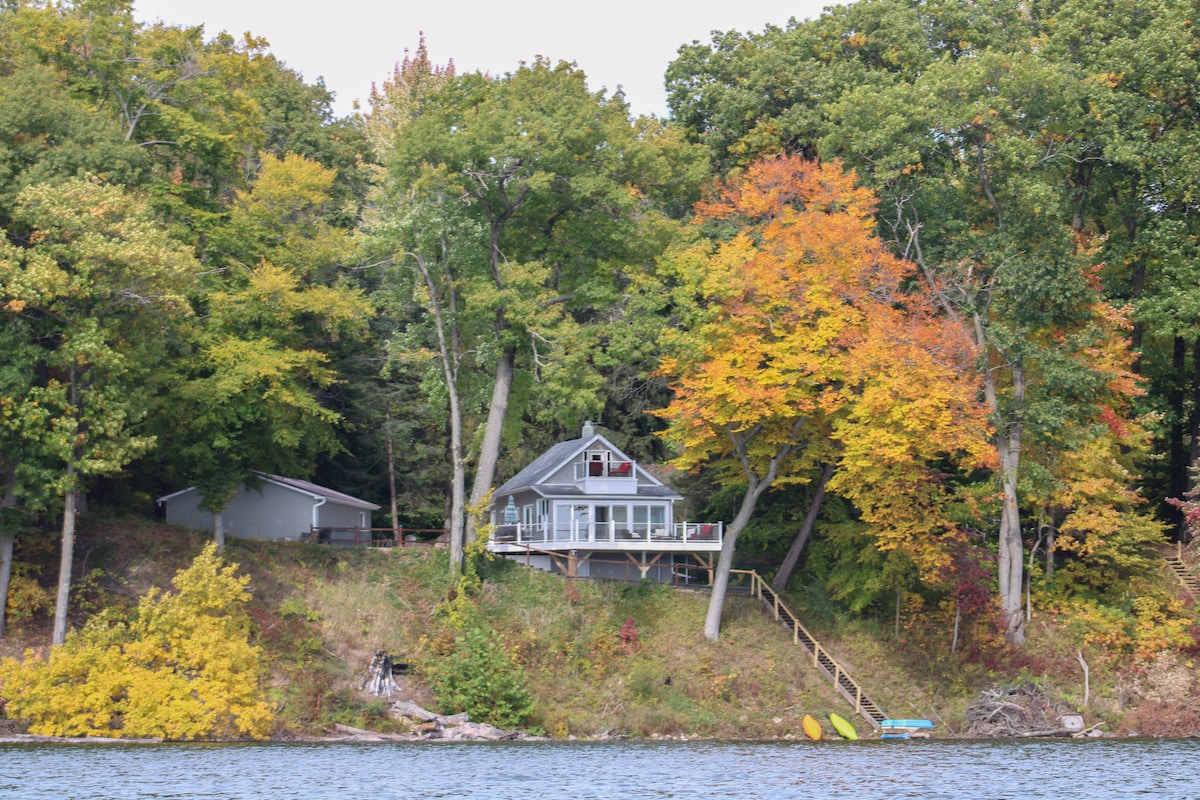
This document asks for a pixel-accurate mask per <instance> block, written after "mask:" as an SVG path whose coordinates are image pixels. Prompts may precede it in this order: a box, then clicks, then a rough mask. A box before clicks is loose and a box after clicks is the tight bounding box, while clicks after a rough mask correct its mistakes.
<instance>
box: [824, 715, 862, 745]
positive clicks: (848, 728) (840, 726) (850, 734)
mask: <svg viewBox="0 0 1200 800" xmlns="http://www.w3.org/2000/svg"><path fill="white" fill-rule="evenodd" d="M829 721H830V722H831V723H832V724H833V729H834V730H835V731H837V732H838V736H841V737H842V738H843V739H849V740H851V741H854V740H855V739H857V738H858V731H856V730H854V726H853V725H851V724H850V721H849V720H848V719H846V718H845V717H843V716H842V715H840V714H830V715H829Z"/></svg>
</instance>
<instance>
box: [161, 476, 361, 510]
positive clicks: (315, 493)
mask: <svg viewBox="0 0 1200 800" xmlns="http://www.w3.org/2000/svg"><path fill="white" fill-rule="evenodd" d="M251 472H253V473H254V474H255V475H257V476H258V477H259V478H260V479H262V480H263V481H266V482H267V483H273V484H275V485H277V486H282V487H284V488H285V489H290V490H292V491H295V492H301V493H303V494H306V495H309V496H310V497H313V498H315V499H321V498H324V499H325V500H327V501H332V502H335V503H338V504H339V505H344V506H350V507H351V508H360V509H363V510H364V511H376V510H378V509H379V506H378V505H376V504H375V503H369V502H367V501H366V500H360V499H359V498H357V497H351V496H350V495H348V494H345V493H344V492H339V491H336V490H334V489H328V488H326V487H324V486H318V485H317V484H315V483H311V482H309V481H302V480H298V479H296V478H285V477H283V476H282V475H272V474H270V473H268V472H259V471H258V470H251ZM195 489H196V487H195V486H189V487H188V488H186V489H181V490H179V491H178V492H172V493H171V494H165V495H163V496H162V497H160V498H158V499H157V500H156V501H155V502H157V503H165V502H167V501H168V500H172V499H174V498H176V497H179V496H180V495H182V494H187V493H188V492H191V491H193V490H195Z"/></svg>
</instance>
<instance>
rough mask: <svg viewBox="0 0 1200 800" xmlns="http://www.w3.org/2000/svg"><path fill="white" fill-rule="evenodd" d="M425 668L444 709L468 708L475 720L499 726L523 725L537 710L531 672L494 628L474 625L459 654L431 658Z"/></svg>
mask: <svg viewBox="0 0 1200 800" xmlns="http://www.w3.org/2000/svg"><path fill="white" fill-rule="evenodd" d="M425 672H426V674H427V676H428V679H429V686H430V688H431V689H432V690H433V696H434V698H435V699H436V700H437V702H438V706H439V707H440V708H441V709H442V711H443V712H446V713H450V714H457V713H460V712H463V711H465V712H467V714H468V715H469V716H470V718H471V720H472V721H474V722H486V723H489V724H491V725H495V726H496V727H498V728H515V727H519V726H520V725H523V724H524V723H525V722H526V720H528V719H529V715H530V713H532V711H533V697H532V695H530V693H529V691H528V689H526V688H525V673H524V671H523V670H522V669H521V666H520V665H519V664H518V663H517V662H516V659H514V658H513V655H512V652H511V651H510V650H509V649H508V648H507V647H506V646H505V644H504V643H503V642H501V641H498V637H497V635H496V634H495V633H493V632H491V631H487V630H484V629H483V628H478V627H475V628H469V629H468V630H467V631H466V632H465V633H464V634H463V635H462V636H459V637H458V638H456V639H455V647H454V650H453V652H451V653H449V654H447V655H445V656H443V657H441V658H439V659H434V660H431V661H430V662H428V663H427V664H426V666H425Z"/></svg>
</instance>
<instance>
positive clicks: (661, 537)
mask: <svg viewBox="0 0 1200 800" xmlns="http://www.w3.org/2000/svg"><path fill="white" fill-rule="evenodd" d="M724 536H725V526H724V524H723V523H720V522H711V523H709V522H677V523H675V524H673V525H656V524H633V525H630V524H629V523H615V522H599V523H597V522H593V523H585V522H574V523H571V524H568V525H558V526H553V527H552V526H549V525H524V524H520V523H517V524H511V525H498V526H497V527H496V531H495V533H493V534H492V538H491V540H490V541H489V542H488V549H489V550H491V551H492V552H493V553H524V552H526V551H527V550H528V549H529V548H531V547H532V548H534V549H535V550H539V551H543V552H553V551H570V550H588V551H638V552H662V553H693V552H694V553H716V552H719V551H720V550H721V544H722V542H723V540H724Z"/></svg>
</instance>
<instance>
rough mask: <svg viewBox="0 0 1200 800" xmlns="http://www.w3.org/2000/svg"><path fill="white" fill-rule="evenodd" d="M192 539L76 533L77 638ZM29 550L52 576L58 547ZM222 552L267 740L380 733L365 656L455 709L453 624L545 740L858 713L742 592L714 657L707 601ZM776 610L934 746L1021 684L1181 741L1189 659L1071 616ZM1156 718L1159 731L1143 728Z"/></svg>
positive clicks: (432, 564)
mask: <svg viewBox="0 0 1200 800" xmlns="http://www.w3.org/2000/svg"><path fill="white" fill-rule="evenodd" d="M204 541H205V540H204V538H203V537H202V536H201V535H199V534H195V533H192V532H188V531H182V530H178V529H174V528H168V527H164V526H158V525H154V524H151V523H148V522H143V521H137V520H120V521H115V520H95V519H93V520H89V522H88V524H87V525H86V526H85V527H84V529H83V530H82V531H81V534H80V537H79V542H78V548H79V550H78V552H79V555H78V556H77V561H78V562H79V563H80V565H81V569H82V572H83V577H82V578H81V580H80V581H79V582H78V584H77V587H76V590H75V594H74V605H73V609H74V610H73V616H72V624H79V623H81V622H82V621H83V619H85V618H86V617H87V616H88V615H89V614H91V613H94V612H95V611H96V610H97V609H99V608H102V607H115V608H122V607H124V608H129V609H132V607H133V605H134V604H135V603H136V599H137V598H138V597H139V596H141V595H142V594H144V593H145V592H146V591H147V590H148V589H149V588H151V587H152V586H159V587H166V586H168V585H169V583H170V579H171V577H172V576H173V575H174V573H175V572H176V571H177V570H179V569H181V568H184V567H186V566H187V565H188V563H189V562H190V560H191V558H193V557H194V556H195V555H196V554H197V553H199V551H200V549H201V547H202V545H203V543H204ZM43 550H44V552H43V553H42V556H44V557H45V558H46V559H47V562H46V570H45V575H46V576H52V574H53V570H52V568H51V567H50V566H49V565H50V563H52V561H51V560H50V556H52V555H53V550H54V548H53V547H49V546H47V547H45V548H43ZM30 554H32V555H34V556H37V552H36V551H27V552H26V553H25V555H26V556H29V555H30ZM226 557H227V558H228V560H230V561H233V562H236V563H238V564H239V565H240V568H241V570H242V571H243V572H245V573H246V574H248V575H250V577H251V581H250V584H249V588H250V590H251V592H252V599H251V601H250V608H249V610H250V614H251V618H252V620H253V623H254V630H255V639H256V641H257V642H258V643H259V644H260V645H261V646H262V648H263V651H264V655H265V660H264V671H265V673H266V683H267V685H268V687H269V692H270V695H271V700H272V701H273V702H274V703H275V704H276V706H277V708H278V709H279V714H278V723H277V735H279V736H283V737H286V736H295V735H312V734H316V733H320V732H321V731H323V730H327V729H329V728H330V727H331V726H332V725H333V724H335V723H342V724H348V725H353V726H355V727H365V728H373V729H378V730H390V729H395V726H396V725H397V724H398V723H396V722H394V721H392V720H390V719H388V717H387V714H386V710H387V702H386V701H384V700H381V699H379V698H374V697H372V696H370V695H369V694H367V693H364V692H363V691H361V689H360V687H361V685H362V684H363V682H364V680H365V678H366V670H367V666H368V664H369V663H370V660H371V656H372V654H373V653H374V652H375V651H376V650H384V651H386V652H388V653H391V654H393V656H394V657H395V659H396V660H398V661H403V662H407V663H408V664H410V665H411V668H412V669H411V672H410V674H408V675H405V676H401V677H399V678H398V681H399V683H400V688H401V695H400V696H401V697H404V698H406V699H411V700H414V701H416V702H418V703H420V704H422V705H425V706H427V707H430V708H433V709H435V710H437V711H440V712H443V713H453V712H455V711H458V710H460V709H457V708H439V704H438V700H437V699H436V698H435V696H434V695H433V694H432V693H431V691H430V678H431V677H432V676H433V675H434V674H435V673H436V671H437V670H438V668H439V666H440V665H444V664H445V663H446V661H447V659H448V658H449V657H450V656H451V655H452V654H454V653H455V652H456V648H461V643H457V642H456V639H457V638H458V637H461V636H462V635H463V631H464V630H465V629H478V630H483V631H486V633H487V637H488V638H489V640H491V641H494V642H497V643H502V644H503V646H504V648H503V649H504V650H505V651H506V652H507V653H511V655H512V657H513V659H514V662H515V668H514V669H515V671H516V672H518V673H519V675H518V677H519V679H520V681H521V682H522V684H523V687H524V689H525V690H526V691H527V692H528V694H529V696H530V697H531V698H532V701H533V702H532V707H531V711H530V713H529V715H528V717H527V719H526V720H525V722H524V727H525V728H527V729H530V730H534V731H539V732H544V733H545V734H547V735H550V736H554V737H570V736H576V737H589V736H597V735H610V736H611V735H626V736H631V737H654V736H687V737H720V738H775V737H787V736H797V735H799V730H800V719H801V718H802V717H803V715H804V714H806V713H810V714H813V715H814V716H816V717H818V718H825V717H826V716H827V714H828V713H829V712H831V711H836V712H838V713H840V714H842V715H844V716H847V717H852V716H853V714H852V709H850V707H849V706H848V704H847V703H846V702H845V701H844V700H843V699H841V698H840V697H839V696H837V695H836V694H835V693H834V692H833V690H832V688H831V687H830V686H829V685H828V684H827V683H826V682H825V681H824V679H823V678H822V677H821V676H820V675H819V674H818V673H817V672H816V671H815V670H813V669H812V668H811V667H810V666H809V665H808V663H807V659H806V658H805V657H804V654H803V653H802V651H801V650H800V649H799V648H797V647H795V646H793V645H792V644H791V641H790V638H789V636H788V635H787V633H786V632H785V631H784V630H783V628H782V627H780V626H779V625H778V624H777V623H775V622H774V621H772V620H771V619H770V617H769V616H768V615H766V614H764V613H763V612H762V611H761V609H760V607H759V606H758V604H757V601H756V600H753V599H751V598H749V597H736V596H735V597H731V598H730V599H729V601H728V607H727V610H726V613H725V617H724V621H723V627H722V635H721V639H720V641H718V642H710V641H708V640H706V639H705V638H704V637H703V635H702V629H703V621H704V614H705V609H706V605H707V600H708V598H707V595H706V594H705V593H703V592H694V591H678V590H673V589H671V588H669V587H664V586H658V585H650V584H632V585H628V584H617V583H601V582H590V581H565V580H563V579H561V578H558V577H555V576H551V575H548V574H545V573H541V572H538V571H535V570H527V569H525V568H523V567H521V566H519V565H516V564H513V563H511V562H504V561H491V562H488V563H485V564H483V565H482V566H481V569H480V578H481V582H480V584H479V586H478V588H477V590H476V591H474V592H473V593H472V596H471V597H470V598H469V603H465V604H464V600H463V599H462V598H460V599H459V600H458V601H456V602H448V599H449V597H450V596H452V593H448V589H449V583H448V581H447V574H448V561H447V558H448V556H447V553H446V551H444V550H438V549H432V548H407V549H396V550H384V549H368V548H360V549H352V548H330V547H322V546H317V545H297V544H275V543H260V542H249V541H239V540H232V541H231V543H230V544H229V546H228V547H227V548H226ZM788 602H789V604H791V605H792V606H793V607H794V608H795V609H796V610H797V612H798V613H799V614H800V616H801V618H802V619H803V620H804V621H805V624H806V626H808V627H809V629H810V630H812V631H813V633H814V634H816V635H817V636H818V638H820V639H821V640H822V642H823V643H824V644H825V645H826V646H827V647H828V648H829V649H830V650H831V651H832V652H833V653H834V654H835V655H836V656H837V657H838V659H839V660H840V661H842V663H843V664H844V665H845V666H846V667H847V668H848V669H849V670H850V671H851V673H852V674H853V675H854V676H855V677H856V678H857V679H858V680H859V681H860V682H861V683H862V684H863V686H864V688H865V689H866V690H867V691H868V692H869V693H870V694H871V695H872V697H873V698H874V699H875V700H876V701H877V702H878V703H879V704H880V705H881V706H882V707H883V708H884V709H885V710H886V711H888V712H889V713H890V714H891V715H892V716H894V717H909V716H915V717H927V718H931V719H934V720H935V721H937V722H938V723H939V725H940V733H941V734H942V735H952V734H954V733H955V732H962V731H965V730H966V726H967V720H966V713H967V711H966V710H967V706H968V704H969V703H970V702H971V701H972V700H974V699H975V698H977V697H978V696H979V693H980V691H982V690H985V689H987V688H989V687H993V686H998V685H1013V684H1017V683H1022V682H1031V683H1036V684H1037V685H1038V686H1039V687H1040V688H1041V689H1042V690H1043V691H1044V692H1045V693H1046V694H1047V696H1048V697H1051V698H1053V700H1054V702H1055V703H1056V704H1059V705H1061V707H1063V708H1074V709H1079V710H1084V711H1085V713H1086V715H1087V716H1088V721H1089V724H1091V723H1093V722H1097V721H1099V722H1103V723H1104V724H1105V730H1107V731H1109V732H1114V733H1116V732H1121V731H1126V730H1136V731H1137V732H1140V733H1151V734H1153V733H1193V732H1195V731H1194V730H1185V728H1188V727H1189V726H1191V725H1192V721H1191V720H1190V719H1189V718H1188V717H1187V712H1186V709H1187V708H1188V706H1189V705H1190V704H1191V701H1192V699H1193V698H1194V696H1195V695H1196V686H1195V683H1196V680H1195V678H1196V675H1195V673H1196V670H1195V667H1194V665H1193V664H1192V663H1191V662H1190V661H1188V660H1187V659H1188V654H1186V653H1182V654H1181V653H1173V654H1170V658H1167V657H1165V656H1163V657H1158V658H1155V659H1153V660H1148V661H1144V662H1138V663H1133V662H1128V661H1126V662H1123V661H1122V660H1121V659H1117V658H1106V657H1104V654H1103V653H1099V652H1092V653H1090V655H1089V654H1085V648H1084V647H1082V646H1081V645H1079V643H1078V641H1077V639H1076V638H1074V634H1072V633H1071V631H1070V625H1069V622H1070V621H1069V620H1066V619H1062V618H1060V617H1059V616H1056V615H1054V614H1050V613H1045V614H1040V615H1038V616H1037V617H1035V619H1034V621H1033V622H1032V624H1031V630H1030V640H1029V644H1028V645H1027V646H1026V647H1025V648H1023V649H1021V650H1012V649H1009V648H1006V647H1004V646H1003V644H1002V643H1001V642H998V641H995V640H994V637H993V638H992V639H989V638H988V636H986V635H981V634H980V633H979V632H978V631H975V632H973V633H972V634H971V635H969V636H968V635H967V632H963V633H961V634H960V639H962V640H963V644H962V645H961V646H955V647H954V650H955V652H951V649H952V645H957V644H958V643H955V642H954V641H953V640H952V630H951V629H950V627H949V626H948V625H947V624H945V621H944V620H942V621H941V622H939V621H938V617H937V616H936V615H932V614H928V613H926V614H921V615H911V617H905V616H902V618H901V619H900V620H899V624H897V621H896V620H887V621H882V620H871V619H863V618H855V617H850V616H848V615H846V614H844V613H842V612H841V610H840V609H838V608H837V606H836V605H835V604H833V603H832V602H831V601H829V599H828V598H827V597H824V596H822V595H821V593H820V591H819V589H817V588H815V587H811V586H809V587H807V588H804V589H801V590H797V591H795V592H793V593H792V594H791V595H790V596H789V597H788ZM463 608H467V609H468V610H467V611H465V612H464V611H462V609H463ZM456 609H457V610H456ZM464 613H465V614H467V615H468V616H469V617H470V619H468V620H466V621H465V623H464V619H463V618H462V615H463V614H464ZM48 640H49V629H48V618H47V616H46V613H45V612H44V611H39V612H38V613H35V614H32V615H28V616H25V617H24V618H22V619H19V620H17V621H16V623H15V625H14V628H13V630H12V631H11V632H10V635H9V637H7V638H6V639H4V640H3V641H2V642H0V645H2V647H0V654H4V655H15V654H19V653H20V652H21V651H22V650H23V649H24V648H25V647H26V646H43V645H44V644H45V643H46V642H48ZM1080 657H1082V658H1084V661H1083V662H1081V661H1080V660H1079V658H1080ZM1083 663H1087V664H1088V666H1089V669H1090V674H1089V675H1088V677H1087V681H1086V683H1085V680H1084V673H1083V669H1082V664H1083ZM468 677H469V678H470V679H472V680H474V679H476V678H478V679H479V680H481V681H485V680H488V679H492V678H494V677H495V676H489V675H468ZM1085 693H1086V695H1087V696H1086V701H1087V702H1086V707H1085V703H1084V700H1085ZM1151 720H1158V721H1159V722H1158V723H1156V724H1159V726H1160V729H1159V730H1150V729H1148V727H1147V726H1148V725H1150V724H1151V722H1150V721H1151ZM1168 721H1169V724H1168ZM1171 726H1174V727H1171ZM862 728H865V724H864V725H860V729H862Z"/></svg>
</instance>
